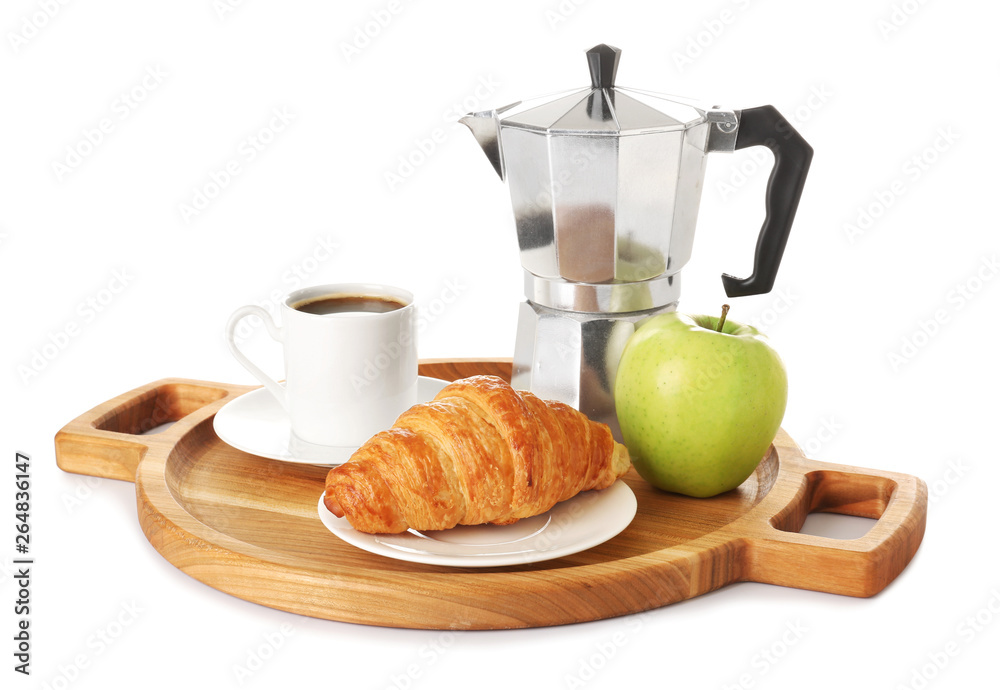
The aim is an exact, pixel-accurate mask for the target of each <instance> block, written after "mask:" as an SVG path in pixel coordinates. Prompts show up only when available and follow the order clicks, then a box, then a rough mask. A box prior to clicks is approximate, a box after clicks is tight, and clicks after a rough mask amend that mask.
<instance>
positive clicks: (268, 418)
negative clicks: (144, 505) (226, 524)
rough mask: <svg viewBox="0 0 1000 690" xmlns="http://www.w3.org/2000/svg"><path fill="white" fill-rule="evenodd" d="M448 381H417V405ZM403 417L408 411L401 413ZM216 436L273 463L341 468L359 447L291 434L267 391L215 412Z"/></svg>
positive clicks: (226, 405) (237, 401) (242, 398)
mask: <svg viewBox="0 0 1000 690" xmlns="http://www.w3.org/2000/svg"><path fill="white" fill-rule="evenodd" d="M448 383H449V382H448V381H442V380H440V379H432V378H429V377H427V376H421V377H419V378H418V379H417V402H418V403H419V402H427V401H428V400H431V399H433V398H434V396H435V395H437V394H438V391H440V390H441V389H442V388H444V387H445V386H447V385H448ZM399 412H400V414H402V413H403V412H405V410H400V411H399ZM213 424H214V426H215V433H216V434H217V435H218V437H219V438H221V439H222V440H223V441H225V442H226V443H228V444H229V445H231V446H232V447H234V448H237V449H239V450H242V451H245V452H247V453H250V454H252V455H259V456H261V457H264V458H271V459H272V460H284V461H286V462H301V463H307V464H311V465H339V464H341V463H344V462H347V460H348V459H349V458H350V457H351V455H353V454H354V451H356V450H357V449H358V447H357V446H342V447H338V446H320V445H316V444H315V443H308V442H307V441H303V440H302V439H300V438H299V437H297V436H296V435H295V434H293V433H292V427H291V425H290V423H289V420H288V415H287V414H286V413H285V410H284V409H283V408H282V407H281V405H279V404H278V401H277V400H275V399H274V396H273V395H271V394H270V393H269V392H268V391H267V389H265V388H258V389H257V390H253V391H250V392H249V393H245V394H244V395H241V396H240V397H238V398H236V399H235V400H232V401H231V402H229V403H226V404H225V405H224V406H223V407H222V409H221V410H219V411H218V412H216V413H215V420H214V422H213Z"/></svg>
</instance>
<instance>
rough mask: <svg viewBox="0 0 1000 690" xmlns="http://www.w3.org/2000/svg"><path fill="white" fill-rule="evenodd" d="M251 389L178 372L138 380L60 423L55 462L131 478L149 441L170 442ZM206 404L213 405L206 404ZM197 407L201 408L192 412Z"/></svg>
mask: <svg viewBox="0 0 1000 690" xmlns="http://www.w3.org/2000/svg"><path fill="white" fill-rule="evenodd" d="M252 389H253V386H237V385H230V384H222V383H210V382H207V381H193V380H190V379H176V378H173V379H162V380H160V381H154V382H153V383H148V384H146V385H144V386H140V387H138V388H136V389H134V390H131V391H129V392H128V393H124V394H122V395H119V396H118V397H116V398H112V399H111V400H108V401H107V402H104V403H101V404H100V405H98V406H97V407H94V408H93V409H91V410H89V411H88V412H85V413H84V414H82V415H80V416H79V417H77V418H76V419H74V420H73V421H72V422H70V423H69V424H67V425H66V426H64V427H63V428H62V429H60V430H59V432H58V433H57V434H56V437H55V446H56V464H57V465H58V466H59V467H60V469H62V470H65V471H66V472H74V473H76V474H87V475H91V476H94V477H104V478H107V479H123V480H125V481H130V482H131V481H135V471H136V468H137V467H138V466H139V461H140V460H142V458H143V456H145V454H146V452H147V451H148V450H149V449H150V447H153V446H161V447H165V448H170V447H172V446H173V445H174V444H175V443H176V442H177V441H179V440H180V438H181V437H182V436H183V435H184V433H185V432H186V431H187V430H188V429H190V428H191V426H192V425H193V424H195V423H197V422H199V421H201V420H202V419H204V418H205V416H206V415H207V414H211V413H212V412H214V411H216V410H218V408H219V407H221V406H222V404H224V401H228V400H229V399H231V398H233V397H235V396H237V395H240V394H242V393H245V392H247V391H249V390H252ZM210 406H211V407H212V410H207V409H205V408H208V407H210ZM199 411H203V414H195V413H197V412H199ZM170 423H172V426H170V427H169V428H165V429H160V427H162V426H163V425H165V424H170Z"/></svg>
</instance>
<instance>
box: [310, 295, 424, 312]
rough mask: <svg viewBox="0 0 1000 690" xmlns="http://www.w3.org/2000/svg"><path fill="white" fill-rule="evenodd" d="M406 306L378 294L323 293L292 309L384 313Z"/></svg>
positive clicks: (394, 299) (392, 298) (396, 300)
mask: <svg viewBox="0 0 1000 690" xmlns="http://www.w3.org/2000/svg"><path fill="white" fill-rule="evenodd" d="M405 306H406V304H404V303H403V302H400V301H399V300H398V299H396V298H394V297H379V296H376V295H322V296H320V297H314V298H312V299H308V300H302V301H301V302H296V303H295V304H293V305H292V309H295V310H296V311H304V312H306V313H307V314H345V313H349V312H368V313H371V314H384V313H385V312H387V311H395V310H396V309H402V308H403V307H405Z"/></svg>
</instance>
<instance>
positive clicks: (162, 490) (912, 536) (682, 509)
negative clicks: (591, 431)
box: [55, 359, 927, 629]
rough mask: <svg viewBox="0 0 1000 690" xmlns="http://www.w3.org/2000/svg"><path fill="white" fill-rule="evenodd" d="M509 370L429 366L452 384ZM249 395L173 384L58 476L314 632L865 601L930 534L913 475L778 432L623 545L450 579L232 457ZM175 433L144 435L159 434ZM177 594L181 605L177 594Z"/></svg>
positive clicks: (292, 472)
mask: <svg viewBox="0 0 1000 690" xmlns="http://www.w3.org/2000/svg"><path fill="white" fill-rule="evenodd" d="M510 372H511V364H510V361H509V360H507V361H502V360H501V361H498V360H474V359H469V360H449V361H439V360H427V361H424V362H422V363H421V367H420V373H421V374H422V375H424V376H431V377H435V378H441V379H446V380H454V379H456V378H461V377H464V376H470V375H473V374H481V373H488V374H496V375H498V376H502V377H504V378H506V379H508V380H509V378H510ZM250 390H253V387H250V386H236V385H228V384H221V383H209V382H203V381H191V380H185V379H165V380H162V381H157V382H155V383H151V384H148V385H146V386H142V387H140V388H137V389H135V390H133V391H130V392H128V393H125V394H123V395H120V396H118V397H117V398H114V399H113V400H109V401H108V402H106V403H103V404H101V405H98V406H97V407H95V408H94V409H93V410H90V411H89V412H87V413H85V414H83V415H81V416H80V417H78V418H77V419H76V420H74V421H72V422H70V423H69V424H67V425H66V426H65V427H64V428H63V429H62V430H61V431H59V432H58V434H57V435H56V438H55V444H56V460H57V463H58V465H59V467H61V468H62V469H63V470H65V471H67V472H75V473H79V474H87V475H94V476H98V477H109V478H113V479H122V480H126V481H133V482H135V487H136V503H137V508H138V519H139V524H140V527H141V528H142V530H143V532H144V534H145V535H146V538H147V539H148V540H149V542H150V543H151V544H152V545H153V546H154V547H155V548H156V550H157V551H158V552H159V553H160V554H162V555H163V557H164V558H166V559H167V560H168V561H169V562H170V563H172V564H174V565H175V566H176V567H178V568H180V569H181V570H182V571H184V572H185V573H187V574H189V575H190V576H191V577H194V578H195V579H197V580H200V581H201V582H204V583H205V584H208V585H210V586H212V587H215V588H216V589H219V590H221V591H223V592H227V593H229V594H233V595H235V596H238V597H241V598H243V599H246V600H248V601H252V602H256V603H260V604H264V605H265V606H270V607H273V608H277V609H282V610H285V611H291V612H294V613H300V614H305V615H308V616H314V617H317V618H326V619H331V620H338V621H346V622H352V623H366V624H372V625H382V626H393V627H404V628H436V629H497V628H523V627H537V626H546V625H557V624H565V623H578V622H583V621H590V620H597V619H602V618H608V617H612V616H620V615H624V614H629V613H636V612H639V611H644V610H647V609H651V608H655V607H659V606H663V605H666V604H670V603H673V602H676V601H681V600H684V599H689V598H691V597H695V596H698V595H699V594H703V593H705V592H709V591H711V590H714V589H718V588H719V587H723V586H725V585H727V584H729V583H731V582H737V581H755V582H764V583H771V584H775V585H783V586H789V587H799V588H804V589H811V590H817V591H821V592H830V593H835V594H845V595H851V596H861V597H864V596H870V595H872V594H875V593H876V592H879V591H880V590H882V589H883V588H884V587H885V586H886V585H888V584H889V583H890V582H891V581H892V580H893V579H894V578H895V577H896V576H897V575H898V574H899V573H900V572H901V571H902V569H903V568H904V567H905V566H906V565H907V563H909V561H910V559H911V558H912V557H913V554H914V553H915V552H916V550H917V547H918V546H919V545H920V541H921V539H922V537H923V533H924V526H925V521H926V514H927V488H926V486H925V485H924V483H923V482H922V481H921V480H920V479H917V478H916V477H912V476H909V475H906V474H900V473H892V472H882V471H879V470H871V469H863V468H858V467H851V466H847V465H833V464H829V463H822V462H818V461H815V460H810V459H807V458H805V457H804V456H803V454H802V451H801V450H800V449H799V447H798V446H797V445H796V444H795V443H794V441H792V439H791V438H789V437H788V435H787V434H785V432H784V431H779V433H778V436H777V438H776V439H775V441H774V444H773V446H772V447H771V449H770V451H769V453H768V455H767V456H766V457H765V458H764V459H763V460H762V462H761V464H760V466H759V467H758V468H757V471H756V472H755V473H754V474H753V475H752V476H751V477H750V478H749V479H748V480H747V481H746V482H744V483H743V485H742V486H740V487H739V488H738V489H735V490H733V491H730V492H728V493H726V494H723V495H721V496H717V497H715V498H711V499H695V498H688V497H684V496H679V495H675V494H670V493H666V492H663V491H659V490H657V489H654V488H653V487H651V486H649V485H648V484H646V483H645V482H644V481H643V480H642V479H640V478H639V477H638V475H636V474H635V472H634V471H633V472H631V473H630V474H629V475H628V476H626V477H625V481H626V482H627V483H628V485H629V486H630V487H631V488H632V490H633V491H634V492H635V494H636V498H637V500H638V513H637V515H636V517H635V519H634V520H633V522H632V524H631V525H630V526H629V527H628V528H626V529H625V531H624V532H622V533H621V534H620V535H618V536H617V537H615V538H614V539H611V540H610V541H608V542H605V543H604V544H601V545H599V546H597V547H594V548H592V549H589V550H587V551H584V552H582V553H579V554H575V555H573V556H567V557H564V558H559V559H556V560H551V561H546V562H542V563H535V564H531V565H527V566H508V567H502V568H483V569H480V568H449V567H442V566H431V565H421V564H415V563H409V562H404V561H398V560H394V559H390V558H386V557H383V556H378V555H374V554H371V553H368V552H366V551H362V550H359V549H357V548H355V547H353V546H350V545H349V544H346V543H345V542H343V541H341V540H340V539H338V538H337V537H335V536H334V535H333V534H331V533H330V532H329V531H328V530H327V529H326V528H325V527H324V526H323V525H322V523H321V522H320V520H319V517H318V515H317V502H318V500H319V496H320V495H321V494H322V492H323V480H324V478H325V476H326V472H327V470H326V469H325V468H322V467H315V466H310V465H302V464H298V463H287V462H281V461H276V460H268V459H265V458H260V457H257V456H253V455H250V454H247V453H244V452H242V451H239V450H236V449H234V448H232V447H230V446H228V445H227V444H225V443H224V442H222V441H221V440H219V438H218V437H217V436H216V435H215V432H214V430H213V427H212V418H213V416H214V414H215V413H216V412H217V411H218V410H219V409H220V408H221V407H222V406H223V405H225V404H226V403H227V402H229V401H230V400H232V399H233V398H234V397H236V396H238V395H241V394H243V393H246V392H247V391H250ZM168 422H173V424H172V425H171V426H170V427H169V428H167V429H166V430H164V431H161V432H159V433H152V434H146V435H143V434H144V433H145V432H149V431H150V430H153V429H155V428H157V427H159V426H160V425H162V424H165V423H168ZM815 511H827V512H834V513H843V514H848V515H859V516H863V517H869V518H878V521H877V522H876V523H874V526H873V527H872V529H871V530H870V531H869V532H868V533H867V534H866V535H864V536H863V537H861V538H858V539H851V540H837V539H831V538H826V537H817V536H811V535H807V534H800V533H798V530H799V528H801V526H802V523H803V521H804V520H805V518H806V516H807V515H808V514H809V513H810V512H815ZM164 596H170V595H169V593H165V594H164Z"/></svg>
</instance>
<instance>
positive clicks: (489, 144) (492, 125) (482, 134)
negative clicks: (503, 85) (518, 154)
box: [459, 106, 509, 180]
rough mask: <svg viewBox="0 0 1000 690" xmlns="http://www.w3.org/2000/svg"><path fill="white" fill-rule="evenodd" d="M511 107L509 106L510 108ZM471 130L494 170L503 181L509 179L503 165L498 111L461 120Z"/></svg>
mask: <svg viewBox="0 0 1000 690" xmlns="http://www.w3.org/2000/svg"><path fill="white" fill-rule="evenodd" d="M508 107H509V106H508ZM459 122H461V123H462V124H463V125H465V126H466V127H468V128H469V131H471V132H472V135H473V136H474V137H476V141H478V142H479V145H480V146H481V147H482V149H483V153H485V154H486V157H487V158H488V159H489V160H490V163H492V164H493V169H494V170H496V171H497V175H499V176H500V179H501V180H505V179H507V178H506V176H505V170H504V164H503V151H502V149H501V148H500V116H499V115H498V114H497V111H496V110H484V111H482V112H479V113H469V114H468V115H466V116H465V117H463V118H461V119H460V120H459Z"/></svg>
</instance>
